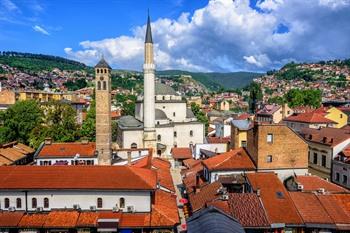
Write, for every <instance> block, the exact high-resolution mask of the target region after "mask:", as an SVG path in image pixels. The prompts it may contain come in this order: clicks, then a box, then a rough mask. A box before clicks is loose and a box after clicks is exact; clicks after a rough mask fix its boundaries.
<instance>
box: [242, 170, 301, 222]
mask: <svg viewBox="0 0 350 233" xmlns="http://www.w3.org/2000/svg"><path fill="white" fill-rule="evenodd" d="M247 177H248V180H249V183H250V184H251V185H252V188H253V189H254V191H256V190H257V189H260V192H261V195H260V197H261V200H262V202H263V205H264V207H265V210H266V213H267V216H268V219H269V222H270V223H271V224H273V223H285V224H302V220H301V218H300V216H299V215H298V212H297V209H296V208H295V206H294V204H293V201H292V199H291V197H290V196H289V193H288V192H287V190H286V188H285V187H284V185H283V184H282V183H281V181H280V180H279V179H278V177H277V175H276V174H275V173H272V172H266V173H262V172H261V173H248V174H247ZM286 210H288V211H286Z"/></svg>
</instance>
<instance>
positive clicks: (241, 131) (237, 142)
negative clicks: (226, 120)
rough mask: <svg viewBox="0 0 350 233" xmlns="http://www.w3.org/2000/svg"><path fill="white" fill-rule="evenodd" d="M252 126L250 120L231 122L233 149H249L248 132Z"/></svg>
mask: <svg viewBox="0 0 350 233" xmlns="http://www.w3.org/2000/svg"><path fill="white" fill-rule="evenodd" d="M252 126H253V122H252V121H250V120H249V119H248V120H232V121H231V149H237V148H239V147H247V132H248V130H249V129H250V128H251V127H252Z"/></svg>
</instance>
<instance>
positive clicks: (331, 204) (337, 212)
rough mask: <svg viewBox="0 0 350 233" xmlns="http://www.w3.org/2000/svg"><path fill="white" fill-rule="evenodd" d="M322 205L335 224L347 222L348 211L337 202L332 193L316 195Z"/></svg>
mask: <svg viewBox="0 0 350 233" xmlns="http://www.w3.org/2000/svg"><path fill="white" fill-rule="evenodd" d="M316 196H317V198H318V200H319V201H320V202H321V204H322V206H323V207H324V208H325V209H326V211H327V213H328V214H329V216H330V217H331V219H332V220H333V221H334V222H335V223H336V224H349V230H350V213H349V212H348V211H347V210H346V209H345V208H344V207H343V206H342V205H341V203H339V202H338V200H337V198H336V197H334V196H333V195H316Z"/></svg>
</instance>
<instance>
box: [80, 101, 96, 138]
mask: <svg viewBox="0 0 350 233" xmlns="http://www.w3.org/2000/svg"><path fill="white" fill-rule="evenodd" d="M80 136H82V137H85V138H86V139H88V140H89V141H95V140H96V104H95V100H93V101H92V102H91V105H90V109H89V111H88V112H87V114H86V119H85V121H84V122H83V125H82V126H81V130H80Z"/></svg>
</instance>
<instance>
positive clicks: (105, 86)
mask: <svg viewBox="0 0 350 233" xmlns="http://www.w3.org/2000/svg"><path fill="white" fill-rule="evenodd" d="M103 90H107V82H106V81H103Z"/></svg>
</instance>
